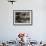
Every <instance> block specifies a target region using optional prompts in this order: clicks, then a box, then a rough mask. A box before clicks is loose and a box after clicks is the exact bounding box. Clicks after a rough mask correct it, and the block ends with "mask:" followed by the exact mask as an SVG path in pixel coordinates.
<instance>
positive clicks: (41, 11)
mask: <svg viewBox="0 0 46 46" xmlns="http://www.w3.org/2000/svg"><path fill="white" fill-rule="evenodd" d="M21 9H22V10H24V9H25V10H26V9H27V10H33V24H32V26H14V25H13V10H21ZM19 32H26V33H29V34H30V35H31V38H32V39H33V40H37V41H41V40H43V41H44V40H46V0H17V1H16V3H14V4H13V5H12V4H11V3H10V2H8V1H7V0H0V40H11V39H12V40H15V38H16V37H17V34H18V33H19Z"/></svg>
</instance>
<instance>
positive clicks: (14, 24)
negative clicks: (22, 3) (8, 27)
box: [13, 10, 33, 26]
mask: <svg viewBox="0 0 46 46" xmlns="http://www.w3.org/2000/svg"><path fill="white" fill-rule="evenodd" d="M16 11H25V12H26V11H29V12H31V24H26V23H25V24H16V23H15V22H14V20H15V19H14V16H15V15H14V14H15V12H16ZM32 24H33V11H32V10H13V25H23V26H24V25H32Z"/></svg>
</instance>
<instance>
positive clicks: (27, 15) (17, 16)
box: [13, 10, 32, 24]
mask: <svg viewBox="0 0 46 46" xmlns="http://www.w3.org/2000/svg"><path fill="white" fill-rule="evenodd" d="M13 23H14V24H32V10H14V11H13Z"/></svg>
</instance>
